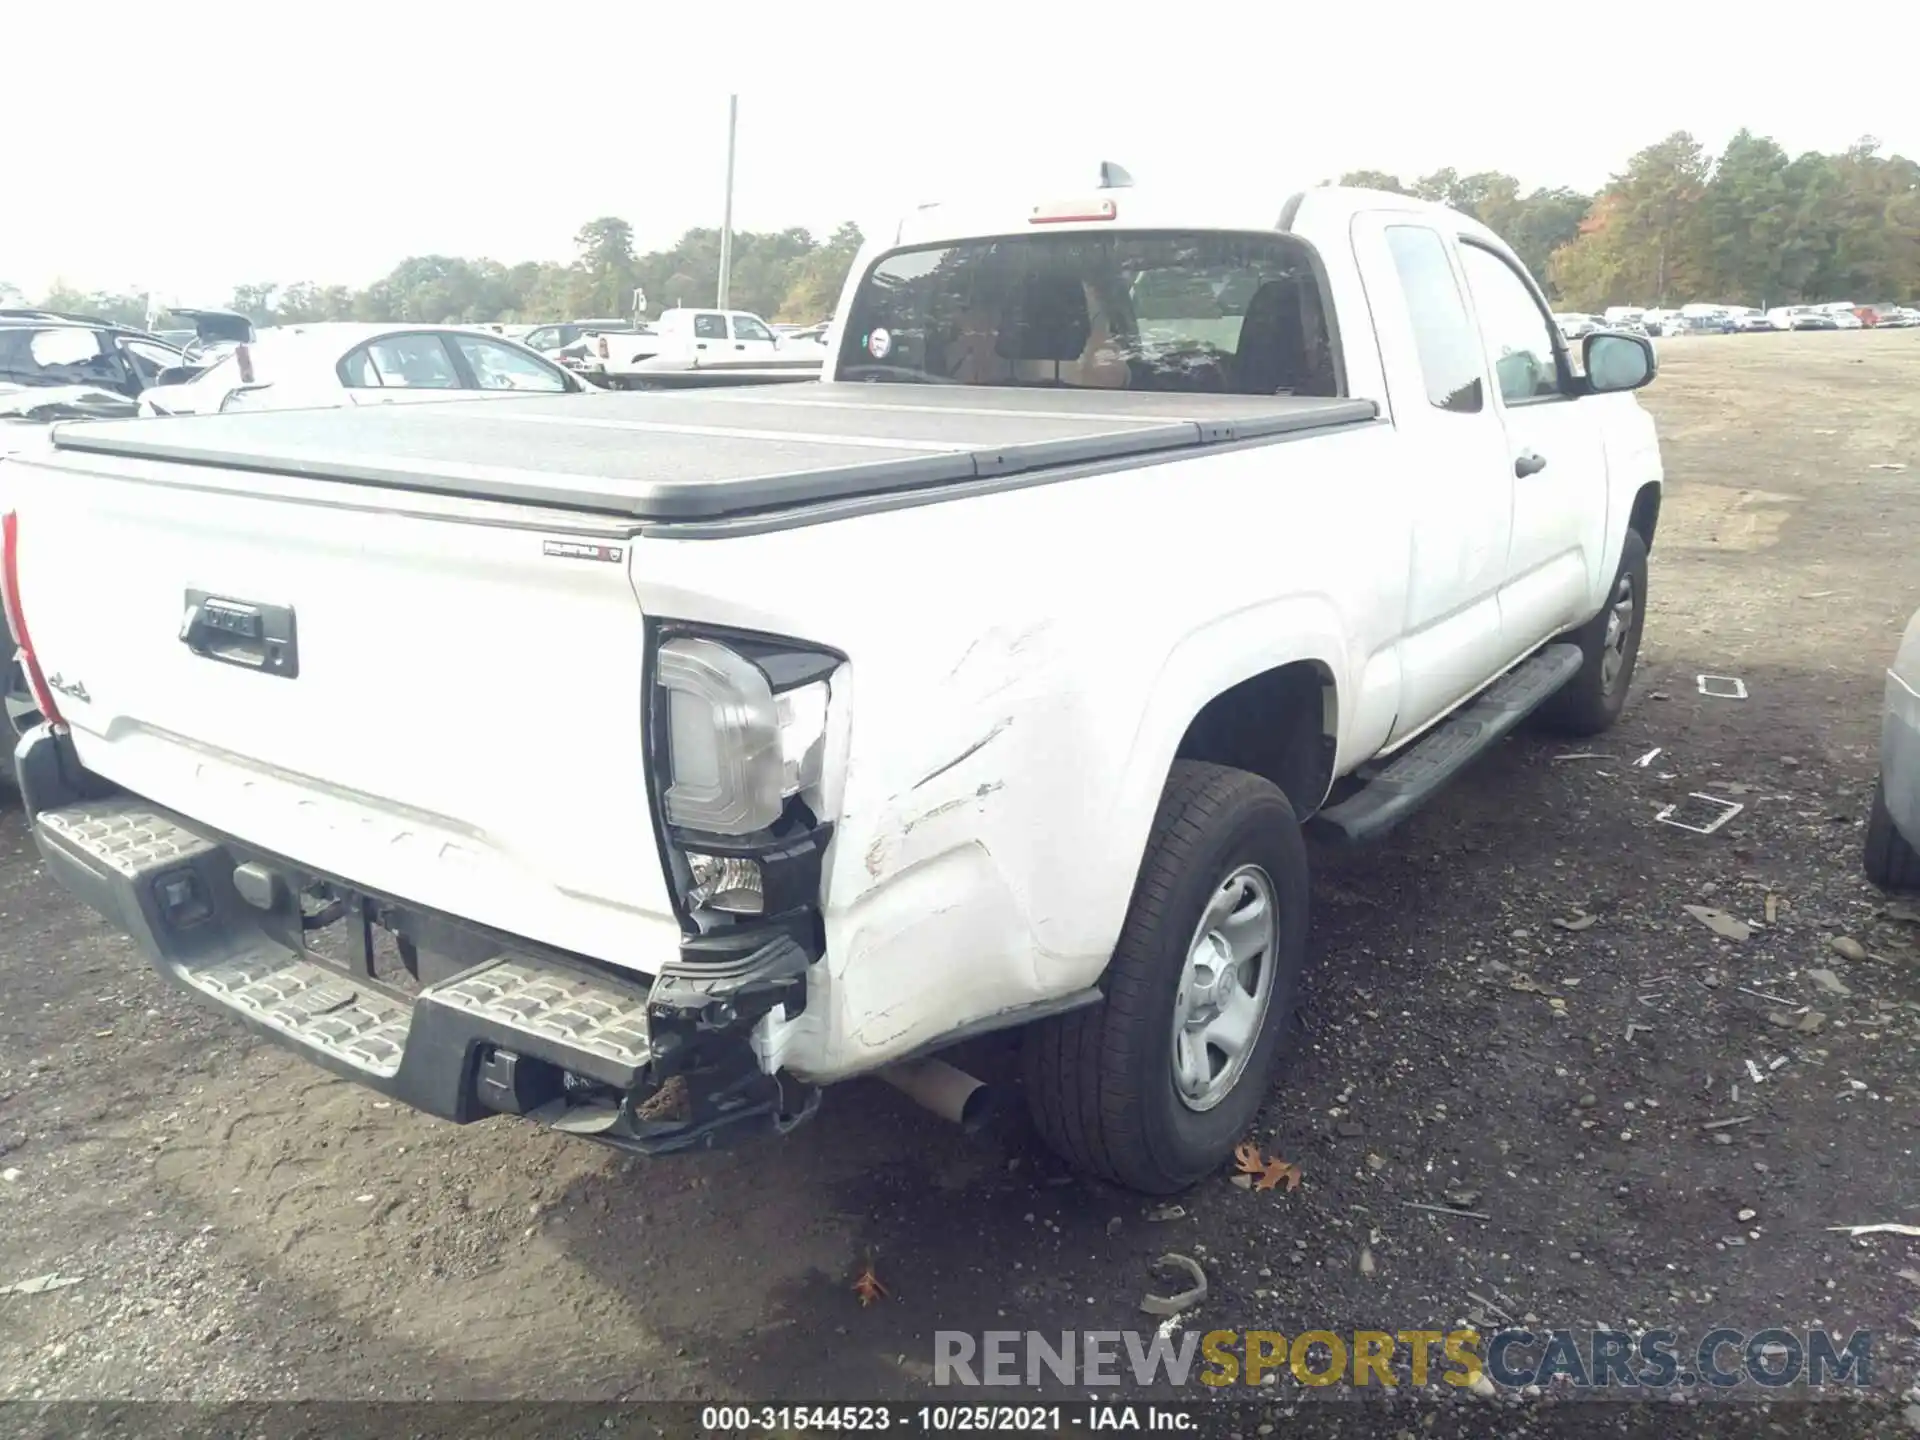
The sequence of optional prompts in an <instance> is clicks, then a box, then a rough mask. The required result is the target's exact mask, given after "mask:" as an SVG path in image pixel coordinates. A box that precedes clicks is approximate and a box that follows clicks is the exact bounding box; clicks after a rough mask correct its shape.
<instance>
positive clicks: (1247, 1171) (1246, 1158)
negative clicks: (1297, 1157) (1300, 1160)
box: [1233, 1140, 1300, 1194]
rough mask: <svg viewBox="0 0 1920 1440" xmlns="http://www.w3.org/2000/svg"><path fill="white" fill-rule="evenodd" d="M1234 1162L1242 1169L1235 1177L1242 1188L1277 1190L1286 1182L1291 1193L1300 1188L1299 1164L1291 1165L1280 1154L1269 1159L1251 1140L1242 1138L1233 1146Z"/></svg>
mask: <svg viewBox="0 0 1920 1440" xmlns="http://www.w3.org/2000/svg"><path fill="white" fill-rule="evenodd" d="M1233 1163H1234V1165H1235V1166H1236V1167H1237V1168H1238V1169H1239V1171H1240V1173H1239V1174H1238V1175H1235V1176H1234V1177H1233V1183H1234V1184H1236V1185H1238V1186H1239V1187H1240V1188H1241V1189H1242V1190H1245V1189H1247V1188H1248V1187H1249V1186H1251V1187H1252V1188H1253V1189H1255V1190H1275V1189H1278V1188H1279V1187H1280V1186H1281V1185H1282V1184H1284V1185H1285V1186H1286V1187H1287V1192H1288V1193H1289V1194H1291V1193H1292V1192H1294V1191H1295V1190H1298V1189H1299V1188H1300V1167H1299V1166H1298V1165H1289V1164H1288V1163H1287V1162H1286V1161H1285V1160H1282V1159H1281V1158H1280V1157H1279V1156H1278V1155H1276V1156H1274V1157H1273V1158H1272V1159H1271V1160H1269V1159H1267V1158H1266V1157H1265V1156H1263V1155H1262V1154H1261V1153H1260V1147H1259V1146H1258V1145H1257V1144H1255V1143H1254V1142H1253V1141H1251V1140H1242V1141H1241V1142H1240V1143H1239V1144H1238V1145H1236V1146H1234V1147H1233Z"/></svg>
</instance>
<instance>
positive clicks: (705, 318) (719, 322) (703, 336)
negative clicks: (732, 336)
mask: <svg viewBox="0 0 1920 1440" xmlns="http://www.w3.org/2000/svg"><path fill="white" fill-rule="evenodd" d="M693 335H694V338H695V339H696V340H724V339H726V338H727V317H726V316H724V315H696V316H694V317H693Z"/></svg>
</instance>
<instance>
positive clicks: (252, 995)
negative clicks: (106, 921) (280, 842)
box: [33, 795, 819, 1153]
mask: <svg viewBox="0 0 1920 1440" xmlns="http://www.w3.org/2000/svg"><path fill="white" fill-rule="evenodd" d="M33 830H34V839H35V842H36V843H37V844H38V846H39V848H40V852H41V854H42V856H43V857H44V858H45V860H46V863H47V868H48V870H49V871H50V872H51V873H52V874H53V875H54V876H55V877H56V878H57V879H58V880H60V881H61V883H62V884H64V885H65V886H66V887H67V888H68V889H69V890H71V891H73V892H74V893H75V894H76V895H78V896H79V897H80V898H81V899H82V900H84V901H86V902H87V903H88V904H89V905H91V906H92V907H93V908H94V909H96V910H98V911H100V913H101V914H103V915H105V916H107V917H109V918H110V919H113V920H115V921H117V922H118V923H119V924H120V926H121V928H123V929H124V930H126V931H127V932H128V933H129V934H130V935H131V936H132V937H133V938H134V939H135V940H136V941H137V942H138V943H139V944H140V946H141V948H142V949H143V950H144V951H145V952H146V954H147V957H148V959H149V960H151V961H152V962H153V964H154V966H155V968H156V969H158V970H159V971H160V973H161V974H162V975H163V976H165V977H166V978H167V979H168V980H170V981H171V982H172V983H173V984H175V985H176V986H177V987H178V988H180V989H182V990H184V991H186V992H187V993H188V994H191V995H192V996H194V997H195V998H196V999H198V1000H200V1001H201V1002H203V1003H205V1004H208V1005H211V1006H213V1007H215V1008H217V1009H220V1010H223V1011H225V1012H226V1013H228V1014H230V1015H232V1016H234V1017H235V1018H237V1019H239V1020H240V1021H241V1022H242V1023H244V1024H245V1025H247V1026H248V1028H250V1029H251V1030H253V1031H254V1032H255V1033H257V1034H260V1035H262V1036H264V1037H266V1038H268V1039H270V1040H272V1041H274V1042H276V1043H278V1044H281V1045H283V1046H285V1047H287V1048H289V1049H292V1050H294V1051H297V1052H298V1053H300V1054H303V1055H305V1056H306V1057H307V1058H308V1059H309V1060H312V1061H313V1062H314V1063H316V1064H319V1065H322V1066H325V1067H326V1068H327V1069H330V1070H332V1071H334V1072H335V1073H336V1074H340V1075H343V1076H345V1077H346V1078H348V1079H351V1080H354V1081H357V1082H359V1083H361V1084H364V1085H366V1086H368V1087H370V1088H372V1089H374V1090H378V1091H380V1092H381V1093H383V1094H385V1095H389V1096H391V1097H392V1098H394V1099H395V1100H397V1101H400V1102H401V1103H404V1104H407V1105H411V1106H413V1107H415V1108H417V1109H420V1110H424V1111H426V1112H428V1113H429V1114H433V1115H438V1116H441V1117H442V1118H445V1119H448V1120H453V1121H456V1122H462V1123H464V1122H467V1121H471V1120H476V1119H481V1118H484V1117H485V1116H487V1115H489V1114H494V1113H501V1112H505V1113H513V1114H530V1115H534V1116H536V1117H537V1118H539V1119H542V1120H545V1121H547V1122H548V1123H551V1124H554V1125H555V1126H557V1127H558V1128H561V1129H564V1130H567V1131H568V1132H570V1133H574V1134H584V1135H587V1136H589V1137H591V1138H593V1139H596V1140H600V1141H602V1142H604V1143H607V1144H612V1145H616V1146H618V1147H620V1148H623V1149H627V1150H634V1151H639V1152H641V1153H668V1152H672V1151H678V1150H685V1149H694V1148H709V1147H711V1146H713V1145H715V1144H716V1143H718V1137H719V1135H720V1132H721V1131H722V1130H725V1131H727V1132H728V1134H729V1138H730V1137H731V1133H732V1132H733V1131H736V1130H743V1129H751V1128H754V1127H752V1126H743V1125H741V1123H740V1122H742V1121H751V1120H756V1119H758V1120H761V1121H764V1122H767V1126H768V1127H769V1128H773V1129H776V1130H785V1129H790V1128H791V1127H792V1126H793V1125H794V1124H797V1123H799V1121H800V1120H803V1119H805V1118H807V1117H808V1116H810V1115H811V1114H812V1113H813V1109H814V1108H815V1106H816V1105H817V1102H818V1098H819V1092H818V1091H817V1090H813V1089H812V1088H811V1087H808V1086H803V1085H798V1084H797V1083H795V1082H793V1081H791V1080H786V1081H784V1083H783V1080H782V1078H781V1077H777V1076H769V1075H765V1074H763V1073H761V1072H760V1070H759V1067H758V1062H757V1061H756V1060H755V1058H754V1054H753V1049H752V1040H751V1036H752V1032H753V1029H754V1027H755V1025H756V1024H758V1023H759V1022H761V1021H762V1020H763V1018H764V1017H766V1016H767V1015H768V1014H769V1013H770V1012H772V1011H774V1010H776V1008H777V1007H780V1006H784V1007H786V1008H785V1010H784V1011H783V1012H782V1013H786V1014H794V1013H798V1010H799V1008H800V1007H801V1006H803V1005H804V1003H805V972H806V968H807V965H808V963H809V956H808V955H807V954H806V953H805V952H804V951H803V950H801V949H800V947H799V946H798V945H797V944H796V943H795V942H794V941H793V940H792V939H790V938H786V937H779V938H776V939H774V940H771V941H769V942H768V943H767V945H765V946H764V947H763V949H762V951H761V952H759V953H757V954H755V955H754V956H752V957H750V961H749V963H747V964H744V965H734V966H731V967H729V968H728V969H727V970H726V972H725V973H723V974H716V975H712V976H709V975H705V974H700V973H692V974H690V973H688V971H687V969H686V967H685V966H682V965H679V964H677V963H676V962H675V961H672V960H670V961H669V962H668V963H667V964H666V965H663V966H662V967H661V973H660V974H659V975H658V976H657V977H649V976H645V975H633V976H631V977H627V976H624V975H614V974H608V973H606V972H603V971H599V970H596V969H594V968H592V967H591V965H590V964H589V963H588V962H584V961H581V962H577V963H569V962H568V961H566V960H562V959H556V958H553V957H551V956H550V955H547V954H534V953H522V952H519V951H515V950H512V949H511V948H508V947H505V946H503V947H502V949H501V952H500V953H498V954H495V955H492V956H490V957H488V958H486V959H484V960H481V961H480V962H479V963H477V964H472V965H470V966H467V967H466V968H463V969H460V970H459V971H458V972H457V973H454V974H451V975H450V976H448V977H447V978H444V979H441V980H439V981H438V982H437V983H431V984H427V985H424V986H421V987H420V988H419V989H418V990H417V991H416V992H415V993H412V994H408V993H405V992H404V991H401V990H399V989H396V988H395V987H393V986H392V985H389V984H386V983H383V982H381V981H379V980H376V979H375V978H374V977H373V976H372V975H371V974H368V975H360V974H356V973H354V972H353V971H352V970H350V969H347V968H345V967H344V966H342V965H338V964H334V963H330V962H328V961H326V960H324V959H321V958H319V957H317V956H316V955H314V954H312V953H311V952H310V951H307V950H305V949H303V948H294V947H293V946H290V945H289V944H288V943H287V940H286V938H285V936H286V934H287V924H286V916H285V915H282V916H281V917H280V923H279V924H278V925H276V924H273V923H269V919H270V917H269V916H268V915H263V913H262V910H261V908H260V907H259V905H258V902H257V901H253V902H250V900H249V899H248V898H247V897H246V896H244V895H243V894H242V893H241V890H240V889H239V888H238V886H237V885H236V882H235V872H236V867H237V866H240V865H243V864H244V865H247V866H248V867H249V868H250V869H257V868H258V866H259V865H260V864H261V863H262V862H259V861H257V860H255V859H254V858H253V857H245V856H240V855H237V854H236V852H235V851H234V849H232V848H230V847H229V845H228V844H226V843H225V842H223V841H221V840H219V839H216V838H215V837H212V836H209V835H206V834H202V833H200V832H199V831H197V830H195V829H194V828H193V827H192V826H191V825H190V824H189V823H188V822H186V821H184V820H183V819H182V818H181V817H179V816H175V815H172V814H169V813H167V812H165V811H163V810H161V809H160V808H159V807H156V806H154V805H152V804H150V803H148V802H146V801H144V800H141V799H139V798H137V797H132V796H125V795H120V796H114V797H111V798H105V799H97V798H96V799H85V800H76V801H74V802H73V803H70V804H65V805H61V806H59V807H58V808H51V809H42V810H38V811H37V812H36V813H35V814H34V817H33ZM280 888H281V887H277V886H276V893H278V892H279V890H280ZM288 893H289V896H290V899H289V903H290V904H291V905H292V907H293V913H292V927H293V930H294V932H295V933H296V935H297V934H298V933H299V926H300V920H299V915H298V890H297V887H294V888H293V889H292V890H291V891H290V892H288ZM355 903H356V904H357V903H358V901H357V900H356V902H355ZM369 968H371V967H369ZM716 1014H723V1016H724V1020H723V1023H715V1016H716ZM663 1091H666V1092H669V1097H670V1098H671V1099H672V1100H673V1104H671V1105H664V1104H663V1103H662V1099H661V1093H662V1092H663Z"/></svg>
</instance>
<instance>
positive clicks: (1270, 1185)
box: [1253, 1155, 1300, 1195]
mask: <svg viewBox="0 0 1920 1440" xmlns="http://www.w3.org/2000/svg"><path fill="white" fill-rule="evenodd" d="M1283 1182H1284V1183H1285V1185H1286V1187H1287V1193H1288V1194H1289V1195H1291V1194H1292V1193H1293V1192H1294V1191H1296V1190H1298V1189H1299V1188H1300V1167H1299V1166H1298V1165H1289V1164H1288V1163H1287V1162H1286V1161H1285V1160H1282V1159H1281V1158H1280V1157H1279V1156H1277V1155H1276V1156H1274V1158H1273V1159H1271V1160H1269V1161H1267V1165H1266V1169H1265V1170H1263V1171H1261V1173H1260V1178H1259V1179H1258V1180H1256V1181H1254V1182H1253V1188H1254V1189H1256V1190H1272V1189H1274V1188H1276V1187H1277V1186H1279V1185H1280V1184H1282V1183H1283Z"/></svg>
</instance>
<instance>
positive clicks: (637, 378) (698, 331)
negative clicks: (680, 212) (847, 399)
mask: <svg viewBox="0 0 1920 1440" xmlns="http://www.w3.org/2000/svg"><path fill="white" fill-rule="evenodd" d="M594 345H595V348H596V350H597V352H598V360H599V364H598V366H597V367H596V369H595V373H596V375H597V376H598V377H599V378H601V379H603V380H604V381H605V383H606V384H607V385H608V386H610V387H611V388H613V389H616V390H624V389H632V388H638V387H642V386H673V387H676V388H678V387H685V386H691V385H708V384H712V385H739V384H746V383H750V382H753V381H759V382H761V383H765V382H768V381H774V380H782V379H785V380H817V379H819V378H820V373H821V367H822V366H823V365H824V364H825V362H826V358H827V351H826V348H825V347H824V346H823V345H821V344H820V343H819V342H818V341H815V340H811V339H806V340H800V339H793V338H790V337H787V336H783V335H776V334H775V333H774V332H773V329H772V328H771V327H770V326H769V325H768V324H767V322H766V321H764V320H762V319H761V318H760V317H759V316H758V315H753V314H749V313H748V312H747V311H745V310H693V309H675V310H667V311H664V312H662V314H661V316H660V318H659V319H658V320H657V321H655V322H654V324H653V326H652V327H651V329H650V330H649V331H648V333H646V334H643V335H642V334H633V335H602V336H599V337H598V338H597V339H596V340H595V342H594ZM589 363H592V362H589Z"/></svg>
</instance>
